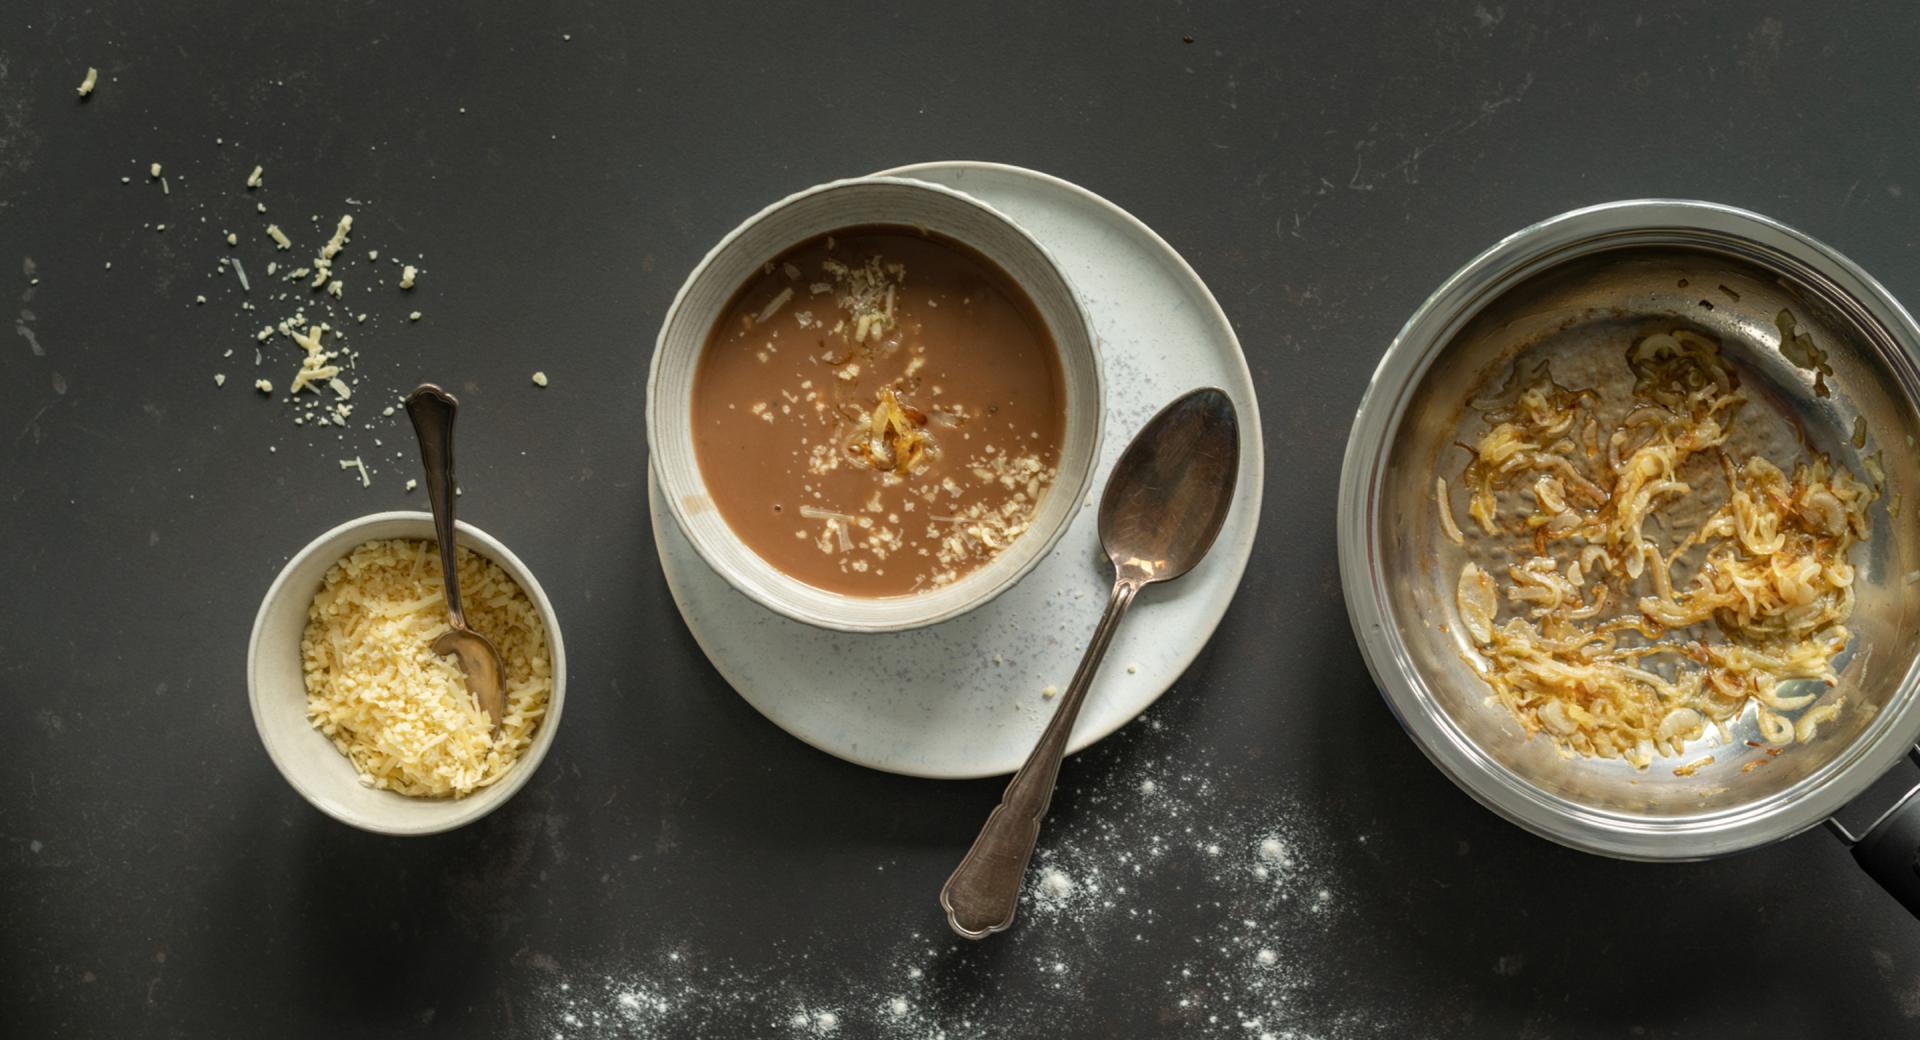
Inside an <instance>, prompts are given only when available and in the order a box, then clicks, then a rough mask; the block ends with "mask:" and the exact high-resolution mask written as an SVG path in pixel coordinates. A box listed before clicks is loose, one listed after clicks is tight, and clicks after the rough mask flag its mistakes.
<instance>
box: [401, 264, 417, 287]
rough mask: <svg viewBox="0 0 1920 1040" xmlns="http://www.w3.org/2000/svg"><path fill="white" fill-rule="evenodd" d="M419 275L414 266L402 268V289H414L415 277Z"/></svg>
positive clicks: (409, 265)
mask: <svg viewBox="0 0 1920 1040" xmlns="http://www.w3.org/2000/svg"><path fill="white" fill-rule="evenodd" d="M419 273H420V271H419V269H417V268H415V267H414V266H413V265H412V264H408V265H407V266H405V267H402V268H401V269H400V288H402V289H411V288H413V276H414V275H416V274H419Z"/></svg>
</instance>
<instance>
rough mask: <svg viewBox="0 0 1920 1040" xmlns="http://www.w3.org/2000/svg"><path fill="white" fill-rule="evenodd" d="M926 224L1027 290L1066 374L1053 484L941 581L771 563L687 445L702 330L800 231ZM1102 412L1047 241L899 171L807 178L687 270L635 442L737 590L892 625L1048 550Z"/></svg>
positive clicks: (968, 596)
mask: <svg viewBox="0 0 1920 1040" xmlns="http://www.w3.org/2000/svg"><path fill="white" fill-rule="evenodd" d="M874 224H892V225H905V226H911V227H920V228H925V229H927V230H929V231H933V232H936V233H938V234H941V235H945V236H947V237H948V238H951V239H954V240H956V241H958V242H961V243H962V244H965V245H967V246H971V247H972V248H973V249H975V250H977V251H978V252H979V253H980V254H981V255H983V256H985V257H986V258H987V259H988V260H991V261H993V263H994V264H995V265H996V266H998V267H999V268H1000V269H1001V270H1002V271H1004V272H1006V274H1007V275H1008V277H1010V278H1011V279H1012V280H1013V282H1014V284H1016V285H1018V286H1019V287H1020V288H1021V289H1023V290H1025V292H1026V294H1027V296H1028V297H1029V298H1030V299H1032V301H1033V303H1034V307H1035V309H1036V310H1038V311H1039V312H1040V317H1041V319H1042V320H1043V321H1044V322H1046V326H1047V331H1048V332H1049V333H1050V334H1051V335H1052V337H1053V342H1054V346H1055V348H1056V350H1057V351H1058V352H1059V356H1060V370H1061V373H1062V375H1063V376H1064V377H1065V394H1064V396H1065V398H1066V422H1065V429H1064V438H1063V440H1062V443H1061V446H1060V465H1059V472H1058V475H1057V476H1056V477H1055V478H1054V483H1053V487H1052V489H1051V490H1049V491H1048V493H1047V494H1046V495H1045V496H1044V497H1043V498H1042V499H1041V502H1040V507H1039V510H1038V512H1037V513H1036V514H1035V516H1034V519H1033V524H1032V526H1031V527H1030V528H1029V529H1028V531H1027V533H1026V534H1024V535H1022V536H1021V537H1020V538H1018V539H1016V540H1015V541H1014V542H1013V544H1012V545H1011V546H1009V547H1008V548H1007V549H1006V550H1004V551H1003V552H1001V553H1000V554H999V555H998V556H996V557H994V558H993V559H992V560H990V561H988V562H987V563H986V564H985V565H984V566H982V567H980V568H979V569H977V570H975V571H973V572H972V573H970V574H968V575H966V576H965V577H962V578H960V579H959V580H957V581H955V582H953V583H952V584H950V585H945V586H942V587H940V588H937V589H931V590H928V591H925V592H919V593H914V594H912V595H906V596H884V597H883V596H849V595H845V594H842V593H836V592H828V591H826V590H824V589H819V588H815V587H814V586H812V585H808V584H806V583H805V582H802V581H800V580H799V579H797V578H794V577H791V576H789V575H788V574H786V573H785V572H783V571H781V570H779V569H778V568H776V567H774V566H773V565H772V564H770V563H768V562H767V561H766V560H764V559H762V558H761V557H760V556H759V555H758V554H756V553H755V552H754V551H753V550H752V549H750V548H748V547H747V545H746V544H745V543H744V542H742V541H741V540H740V539H739V537H738V536H736V535H735V534H734V533H733V530H732V528H730V527H728V526H727V522H726V520H724V519H723V518H722V517H721V516H720V513H719V511H718V510H717V509H715V508H714V505H713V500H712V498H711V497H710V496H709V495H708V493H707V484H706V480H705V479H704V478H703V477H702V475H701V473H700V466H699V463H698V461H697V460H696V459H695V457H694V442H693V423H692V417H691V416H692V404H693V379H694V371H695V368H696V367H697V366H698V363H699V360H700V352H701V351H702V349H704V347H705V346H706V341H707V334H708V332H709V331H710V330H711V329H712V328H713V325H714V323H715V322H716V321H718V320H720V318H721V316H722V315H723V313H724V311H725V309H726V306H727V302H728V301H729V300H731V299H732V298H733V294H734V292H735V291H736V290H737V289H739V288H740V286H741V285H743V284H744V283H745V282H746V281H747V280H748V279H749V278H751V277H752V276H753V275H754V274H756V273H757V272H758V270H759V268H760V265H761V264H763V263H765V262H766V261H768V260H770V259H772V258H773V257H774V256H777V255H779V254H780V253H781V252H783V251H785V250H786V249H788V248H790V247H792V246H795V245H798V244H800V243H801V242H804V241H806V240H808V239H811V238H815V237H818V236H820V235H824V234H827V233H829V232H834V231H839V230H842V229H844V228H850V227H858V226H861V225H874ZM1105 413H1106V402H1105V397H1104V390H1103V387H1102V382H1101V371H1100V355H1099V351H1098V349H1097V347H1096V345H1095V342H1094V337H1093V331H1092V328H1091V326H1090V324H1089V323H1088V321H1087V316H1086V313H1085V312H1084V311H1083V310H1082V309H1081V307H1080V300H1079V297H1078V295H1077V294H1075V292H1074V290H1073V287H1072V286H1071V285H1070V284H1069V283H1068V282H1067V278H1066V275H1064V274H1062V273H1061V271H1060V268H1059V266H1058V265H1057V264H1056V263H1055V262H1054V260H1053V257H1052V256H1051V255H1049V254H1048V252H1047V250H1046V249H1045V248H1044V247H1043V246H1041V245H1040V243H1039V242H1038V241H1036V240H1035V239H1034V238H1033V236H1032V235H1030V234H1028V233H1027V231H1026V230H1025V229H1023V228H1022V227H1020V225H1018V224H1015V223H1014V222H1013V221H1012V220H1010V219H1008V218H1007V217H1006V216H1005V215H1003V214H1002V213H1000V211H998V210H996V209H994V208H993V207H991V206H988V205H987V204H986V203H984V202H981V201H979V200H978V199H975V198H973V197H972V196H969V195H964V194H962V193H960V192H957V191H954V190H952V189H950V188H946V187H942V186H940V185H937V184H929V183H927V182H924V181H916V180H909V179H906V178H901V177H858V178H854V179H851V180H843V181H834V182H833V183H831V184H823V185H820V186H818V187H815V188H809V189H807V190H805V191H802V192H800V193H798V194H796V195H790V196H788V197H787V198H784V199H782V200H780V201H779V202H776V203H774V204H773V205H771V206H768V207H767V208H766V209H764V210H761V211H760V212H759V213H757V214H755V215H754V216H752V217H750V218H748V220H747V221H746V223H744V224H741V225H740V226H739V227H737V228H735V229H733V231H732V232H730V233H729V234H728V235H727V236H726V237H725V238H723V239H721V240H720V244H719V245H716V246H714V247H713V251H712V252H710V253H708V254H707V256H706V259H704V260H702V261H700V264H699V266H697V267H695V268H694V269H693V273H692V274H691V275H689V276H688V277H687V281H686V284H685V285H683V286H681V287H680V294H679V295H678V296H676V297H675V298H674V301H673V306H672V307H671V308H670V309H669V310H668V311H667V317H666V321H665V323H664V324H662V325H661V328H660V338H659V341H658V343H657V344H656V345H655V347H654V352H653V368H652V371H651V373H650V375H649V377H648V381H647V448H648V451H649V453H650V456H651V465H652V467H653V474H654V477H655V479H657V480H658V481H659V482H660V492H661V494H662V496H663V497H664V498H665V499H666V502H667V505H668V507H669V509H670V510H671V511H672V514H673V518H674V520H675V522H676V523H678V524H679V525H680V529H681V530H682V531H683V532H685V534H686V536H687V540H688V541H689V542H691V543H692V544H693V547H694V549H695V550H696V551H698V552H699V554H700V556H701V558H702V559H703V560H705V561H706V563H707V565H708V566H709V567H712V568H713V569H714V571H715V572H716V573H718V574H719V575H720V576H721V577H722V578H725V579H726V581H727V582H728V583H729V584H731V585H732V586H733V587H734V588H736V589H738V590H740V592H742V593H744V594H745V595H746V596H748V597H749V598H751V599H753V600H754V601H755V602H758V603H759V604H760V605H761V606H764V607H766V608H767V609H768V610H772V611H774V612H776V613H779V614H783V615H785V616H787V617H790V618H792V619H794V620H796V621H802V622H805V623H807V624H810V625H817V626H819V627H821V628H830V629H837V630H840V631H843V632H898V631H903V630H906V629H913V628H921V627H924V626H927V625H932V624H936V623H938V622H941V621H946V620H948V619H951V618H954V617H957V616H959V615H961V614H964V613H966V612H967V611H969V610H972V609H973V608H975V607H978V606H980V605H981V604H983V603H986V602H988V601H989V600H991V599H993V598H994V597H995V596H998V595H999V594H1000V593H1002V592H1005V591H1006V590H1007V589H1009V588H1011V587H1012V586H1013V585H1014V584H1015V583H1016V582H1018V581H1019V580H1020V579H1021V578H1022V577H1024V576H1025V575H1026V574H1027V573H1028V572H1029V571H1031V570H1032V569H1033V568H1034V566H1035V565H1037V564H1038V563H1039V562H1040V561H1041V560H1042V559H1045V558H1046V556H1047V554H1048V553H1049V552H1051V551H1052V550H1053V548H1054V546H1055V545H1056V544H1058V543H1059V541H1060V537H1061V536H1062V535H1063V534H1065V533H1066V530H1067V526H1068V525H1069V523H1071V522H1072V520H1073V517H1074V515H1075V514H1076V513H1078V512H1079V510H1080V506H1081V504H1082V503H1083V502H1084V501H1085V499H1086V496H1087V487H1088V485H1089V484H1090V483H1091V481H1092V478H1093V467H1094V463H1095V461H1096V460H1097V459H1098V458H1099V454H1100V436H1101V430H1102V426H1103V423H1104V418H1105Z"/></svg>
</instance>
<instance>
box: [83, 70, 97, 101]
mask: <svg viewBox="0 0 1920 1040" xmlns="http://www.w3.org/2000/svg"><path fill="white" fill-rule="evenodd" d="M98 82H100V70H99V69H96V68H94V67H93V66H91V65H89V66H87V78H86V79H83V80H81V81H80V89H79V94H80V96H81V97H86V96H87V95H88V94H91V93H93V86H94V84H96V83H98Z"/></svg>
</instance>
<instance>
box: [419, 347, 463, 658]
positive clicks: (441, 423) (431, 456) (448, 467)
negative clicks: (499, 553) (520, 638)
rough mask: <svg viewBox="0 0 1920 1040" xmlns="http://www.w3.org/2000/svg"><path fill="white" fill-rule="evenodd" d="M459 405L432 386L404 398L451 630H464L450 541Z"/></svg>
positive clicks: (423, 384)
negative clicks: (424, 476)
mask: <svg viewBox="0 0 1920 1040" xmlns="http://www.w3.org/2000/svg"><path fill="white" fill-rule="evenodd" d="M459 409H460V402H459V400H458V399H456V398H455V397H454V396H453V395H452V394H450V393H447V392H446V391H445V390H442V389H440V388H439V387H438V386H435V385H434V384H432V383H421V384H420V385H419V386H417V387H415V388H414V390H413V393H410V394H408V395H407V418H409V419H412V420H413V432H414V434H415V435H416V436H418V437H419V438H420V462H421V465H422V466H423V467H424V468H425V469H426V471H427V503H428V505H430V506H431V507H432V508H433V533H434V537H435V538H436V540H438V541H439V543H440V573H441V576H442V578H443V579H444V580H445V582H446V586H447V613H448V615H449V616H451V617H452V618H453V627H455V628H465V627H467V615H466V613H465V612H464V611H462V610H461V609H460V569H459V567H458V566H457V564H456V552H457V550H456V548H455V543H454V540H453V417H454V414H455V413H456V412H458V411H459Z"/></svg>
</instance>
